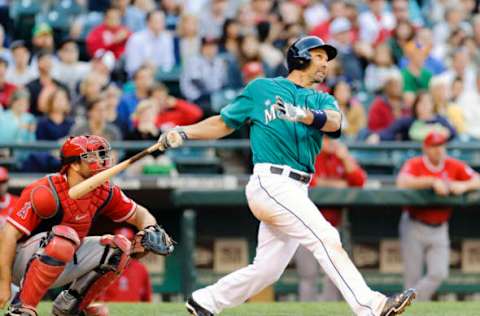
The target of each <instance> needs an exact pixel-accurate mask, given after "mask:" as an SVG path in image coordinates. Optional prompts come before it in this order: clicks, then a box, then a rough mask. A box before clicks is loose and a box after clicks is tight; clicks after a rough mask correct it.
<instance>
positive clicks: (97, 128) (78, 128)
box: [70, 98, 122, 142]
mask: <svg viewBox="0 0 480 316" xmlns="http://www.w3.org/2000/svg"><path fill="white" fill-rule="evenodd" d="M70 135H72V136H77V135H98V136H102V137H104V138H106V139H107V140H108V141H110V142H111V141H119V140H122V134H121V132H120V130H119V129H118V128H117V127H116V126H115V125H113V124H111V123H108V121H107V105H106V103H105V100H104V99H103V98H98V99H96V100H94V101H91V102H89V103H88V105H87V121H86V122H81V123H78V124H75V125H74V126H73V128H72V131H71V133H70Z"/></svg>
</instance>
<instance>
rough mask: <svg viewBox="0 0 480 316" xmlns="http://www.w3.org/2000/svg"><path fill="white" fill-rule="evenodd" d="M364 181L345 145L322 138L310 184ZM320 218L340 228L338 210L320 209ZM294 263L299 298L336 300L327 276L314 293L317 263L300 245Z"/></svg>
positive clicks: (343, 184) (340, 184) (357, 183)
mask: <svg viewBox="0 0 480 316" xmlns="http://www.w3.org/2000/svg"><path fill="white" fill-rule="evenodd" d="M366 180H367V174H366V172H365V171H364V170H363V169H362V168H361V167H360V166H359V165H358V164H357V162H356V161H355V158H353V157H352V156H351V155H350V153H349V152H348V148H347V146H345V145H344V144H342V143H340V142H339V141H337V140H335V139H330V138H329V137H324V138H323V144H322V151H321V152H320V154H319V155H318V156H317V159H316V161H315V174H314V175H313V177H312V181H311V182H310V185H311V187H316V186H317V187H327V188H346V187H362V186H363V185H364V183H365V181H366ZM322 215H323V217H324V218H325V219H326V220H327V221H328V222H329V223H330V224H332V225H333V226H334V227H335V228H338V227H340V225H341V220H342V210H341V209H335V208H331V209H322ZM295 265H296V268H297V272H298V275H299V277H300V280H299V283H298V294H299V299H300V301H316V300H318V299H320V300H321V301H338V300H340V299H341V293H340V292H339V291H338V289H337V287H336V286H335V284H333V283H332V281H330V279H329V278H324V280H323V291H322V294H321V295H320V296H318V287H317V281H318V263H317V261H316V260H315V257H314V256H313V255H312V253H311V252H309V251H308V250H307V249H305V248H304V247H298V250H297V253H296V254H295Z"/></svg>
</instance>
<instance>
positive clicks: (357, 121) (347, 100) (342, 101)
mask: <svg viewBox="0 0 480 316" xmlns="http://www.w3.org/2000/svg"><path fill="white" fill-rule="evenodd" d="M332 93H333V95H334V96H335V99H336V100H337V102H338V106H339V107H340V110H341V111H342V113H343V115H344V120H343V124H344V125H343V127H342V134H343V135H345V136H346V137H348V138H355V136H356V135H357V134H358V132H359V131H360V130H361V129H363V128H365V126H366V124H367V115H366V114H365V109H364V108H363V105H362V104H361V103H360V102H359V101H358V100H357V99H355V98H354V97H352V90H351V88H350V85H349V84H348V83H347V82H346V81H343V80H341V81H339V82H338V83H337V84H336V85H335V87H334V88H333V91H332Z"/></svg>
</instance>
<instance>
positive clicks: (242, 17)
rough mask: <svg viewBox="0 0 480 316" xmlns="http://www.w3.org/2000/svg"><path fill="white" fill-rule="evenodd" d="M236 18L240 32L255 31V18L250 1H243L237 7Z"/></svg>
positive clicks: (248, 32)
mask: <svg viewBox="0 0 480 316" xmlns="http://www.w3.org/2000/svg"><path fill="white" fill-rule="evenodd" d="M237 20H238V23H239V24H240V33H241V34H250V33H252V32H254V31H255V27H256V24H257V20H256V15H255V12H254V11H253V10H252V4H251V3H244V4H243V5H241V6H240V7H239V8H238V12H237Z"/></svg>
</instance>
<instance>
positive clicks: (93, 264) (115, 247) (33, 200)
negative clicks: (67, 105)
mask: <svg viewBox="0 0 480 316" xmlns="http://www.w3.org/2000/svg"><path fill="white" fill-rule="evenodd" d="M60 154H61V161H62V168H61V170H60V172H59V173H57V174H52V175H48V176H46V177H43V178H42V179H40V180H37V181H35V182H34V183H32V184H30V185H29V186H27V187H26V188H25V189H24V190H23V192H22V194H21V197H20V199H19V200H18V202H17V203H16V205H15V208H14V210H13V212H12V213H11V215H10V216H9V217H8V218H7V224H6V225H5V227H4V229H3V230H2V231H1V232H0V254H1V255H0V308H3V307H4V306H5V305H6V303H7V302H8V301H9V299H10V296H11V290H10V284H11V283H14V284H16V285H18V286H19V287H20V291H19V292H18V293H17V295H16V296H15V297H14V298H13V300H12V302H11V304H10V306H9V308H8V311H7V314H6V315H12V316H13V315H22V316H36V315H37V313H36V306H37V305H38V303H39V302H40V300H41V299H42V297H43V296H44V295H45V293H46V292H47V290H48V289H50V288H55V287H61V286H64V285H67V284H71V285H70V287H69V289H68V290H64V291H62V292H61V293H60V294H59V295H58V296H57V298H56V299H55V300H54V302H53V310H52V314H53V315H56V316H70V315H84V316H104V315H108V309H107V307H106V306H104V305H101V304H91V303H92V302H93V301H94V300H95V298H96V297H98V296H99V295H100V294H101V293H102V291H103V290H105V289H106V288H108V286H109V285H110V284H111V283H112V282H113V281H115V280H116V278H117V277H118V276H119V275H120V274H121V272H122V270H123V269H124V268H125V266H126V264H127V262H128V260H129V258H130V257H131V256H136V257H139V256H142V255H144V254H145V253H147V252H154V253H156V254H159V255H169V254H170V253H171V252H172V251H173V243H172V240H171V239H170V237H169V236H168V235H167V234H166V232H165V231H164V230H163V229H162V228H160V226H159V225H158V224H157V222H156V220H155V218H154V217H153V216H152V214H150V212H149V211H148V210H147V209H146V208H144V207H142V206H140V205H138V204H136V203H135V202H134V201H133V200H131V199H130V198H128V197H127V196H126V195H125V194H124V193H123V192H122V190H121V189H120V188H119V187H118V186H115V185H112V184H111V183H109V182H107V183H105V184H104V185H102V186H100V187H98V188H96V189H95V190H94V191H92V192H90V193H88V194H87V195H85V196H84V197H82V198H81V199H79V200H73V199H70V198H69V197H68V190H69V188H70V187H72V186H74V185H76V184H78V183H80V182H81V181H83V180H85V179H86V178H88V177H91V176H92V175H94V174H95V173H98V172H99V171H101V170H104V169H106V168H108V167H110V164H111V159H110V144H109V143H108V142H107V141H106V140H105V139H104V138H102V137H99V136H78V137H72V138H69V139H67V141H66V142H65V143H64V144H63V146H62V148H61V150H60ZM98 215H104V216H106V217H109V218H110V219H112V220H113V221H114V222H127V223H130V224H132V225H134V226H136V227H137V228H138V229H139V233H138V234H137V236H136V238H135V240H134V241H133V243H132V244H131V243H130V241H129V240H128V239H127V238H125V237H124V236H122V235H105V236H92V237H90V236H89V237H86V236H87V234H88V231H89V229H90V226H91V224H92V222H93V220H94V219H95V218H96V217H97V216H98Z"/></svg>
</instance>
